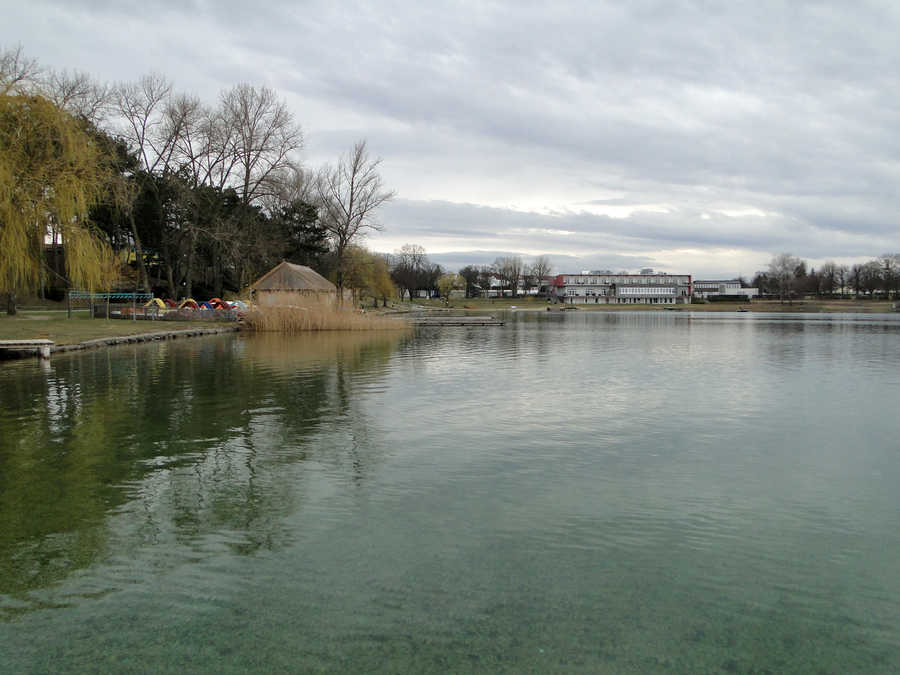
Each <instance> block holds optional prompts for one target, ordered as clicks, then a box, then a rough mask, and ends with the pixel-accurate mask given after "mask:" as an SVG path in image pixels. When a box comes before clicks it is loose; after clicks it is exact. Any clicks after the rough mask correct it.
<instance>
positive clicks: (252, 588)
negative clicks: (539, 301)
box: [0, 312, 900, 673]
mask: <svg viewBox="0 0 900 675" xmlns="http://www.w3.org/2000/svg"><path fill="white" fill-rule="evenodd" d="M507 318H508V319H509V322H508V323H507V324H506V325H505V326H503V327H474V328H473V327H461V328H440V329H433V328H425V329H421V330H420V331H419V332H418V333H416V334H414V335H404V336H397V335H393V336H389V335H384V334H381V335H375V336H373V335H312V336H308V337H298V338H284V337H282V336H277V335H250V336H244V335H236V336H231V335H229V336H220V337H214V338H197V339H193V340H187V341H175V342H166V343H155V344H147V345H134V346H123V347H117V348H112V349H107V350H103V351H92V352H82V353H76V354H71V355H59V356H55V357H54V358H53V360H52V361H51V362H50V363H49V365H48V364H40V363H38V362H37V361H31V360H29V361H20V362H12V363H4V364H0V671H2V672H4V673H7V672H41V673H43V672H54V671H90V672H146V671H149V670H153V671H156V672H184V671H192V672H226V673H227V672H247V671H250V670H252V671H260V672H275V671H278V672H281V671H284V672H298V671H309V670H330V671H342V672H348V671H351V672H352V671H365V672H444V671H453V672H472V671H480V672H499V671H506V672H517V673H518V672H616V673H619V672H623V673H627V672H739V673H766V672H772V673H781V672H827V673H848V672H865V673H878V672H895V671H896V669H897V668H898V667H900V416H898V398H900V348H898V347H900V321H898V320H897V319H896V318H895V317H893V316H864V315H835V316H826V315H809V316H802V315H793V316H789V315H768V316H767V315H760V314H733V315H729V314H688V313H685V312H659V313H655V312H654V313H599V312H598V313H588V312H570V313H565V314H559V313H554V314H549V313H547V314H536V313H535V314H524V313H520V314H511V315H509V316H508V317H507Z"/></svg>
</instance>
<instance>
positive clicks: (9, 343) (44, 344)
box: [0, 340, 56, 359]
mask: <svg viewBox="0 0 900 675" xmlns="http://www.w3.org/2000/svg"><path fill="white" fill-rule="evenodd" d="M55 344H56V343H55V342H53V340H0V349H10V350H12V351H16V352H34V353H35V354H37V355H38V356H40V357H41V358H42V359H49V358H50V349H51V348H52V347H53V345H55Z"/></svg>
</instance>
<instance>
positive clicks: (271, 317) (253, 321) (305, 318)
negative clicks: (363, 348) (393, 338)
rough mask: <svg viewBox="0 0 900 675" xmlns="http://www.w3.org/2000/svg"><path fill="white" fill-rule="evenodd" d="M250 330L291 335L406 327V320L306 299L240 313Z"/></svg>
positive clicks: (401, 328) (407, 325)
mask: <svg viewBox="0 0 900 675" xmlns="http://www.w3.org/2000/svg"><path fill="white" fill-rule="evenodd" d="M244 325H245V326H247V328H249V329H250V330H255V331H266V332H277V333H285V334H288V335H292V334H294V333H303V332H307V331H319V330H408V329H409V324H408V323H407V322H406V321H399V320H397V319H389V318H386V317H383V316H378V315H373V314H363V313H361V312H360V311H359V310H358V309H356V308H354V307H352V306H345V307H343V308H342V307H337V306H335V305H334V303H333V302H328V301H318V300H316V299H314V298H307V299H306V301H305V302H304V306H297V305H288V306H278V307H256V308H254V309H252V310H250V311H249V312H247V313H246V314H245V316H244Z"/></svg>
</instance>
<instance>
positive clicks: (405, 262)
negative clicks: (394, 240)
mask: <svg viewBox="0 0 900 675" xmlns="http://www.w3.org/2000/svg"><path fill="white" fill-rule="evenodd" d="M428 264H429V262H428V256H427V255H426V253H425V249H424V248H422V247H421V246H419V245H417V244H404V245H403V247H402V248H401V249H400V250H399V251H395V252H394V255H393V260H392V268H391V279H392V280H393V281H394V283H395V284H396V285H397V288H398V289H399V291H400V299H401V300H403V295H404V294H405V293H409V300H410V302H412V299H413V293H415V291H416V290H417V289H418V288H420V287H421V286H422V285H423V282H424V275H425V269H426V267H427V266H428Z"/></svg>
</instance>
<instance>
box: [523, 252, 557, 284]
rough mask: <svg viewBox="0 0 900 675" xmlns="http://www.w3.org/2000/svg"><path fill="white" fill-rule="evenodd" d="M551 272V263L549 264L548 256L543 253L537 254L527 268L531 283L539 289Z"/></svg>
mask: <svg viewBox="0 0 900 675" xmlns="http://www.w3.org/2000/svg"><path fill="white" fill-rule="evenodd" d="M552 272H553V265H551V264H550V258H548V257H547V256H545V255H539V256H538V257H537V258H535V259H534V262H533V263H532V264H531V267H530V268H529V276H530V277H531V279H532V283H533V284H534V285H535V286H537V287H538V290H540V288H541V286H542V285H543V284H544V280H545V279H546V278H547V277H548V276H550V274H551V273H552Z"/></svg>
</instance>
